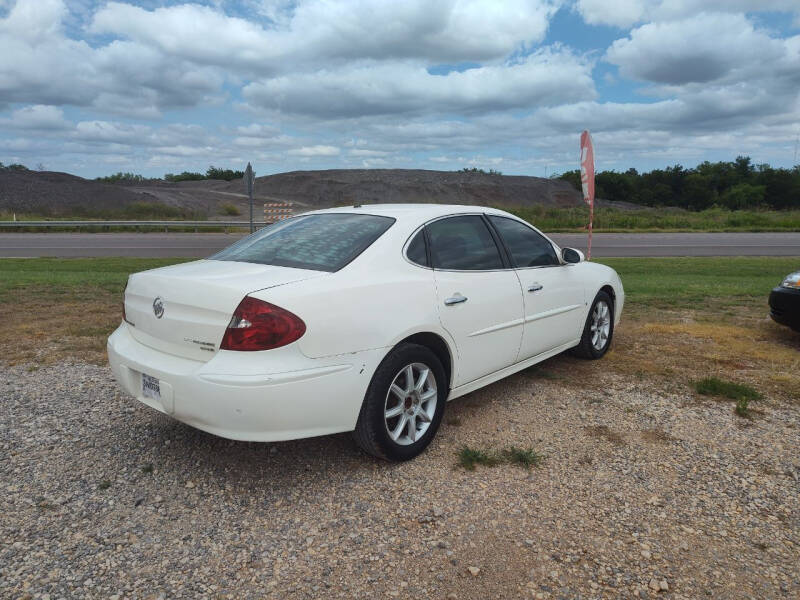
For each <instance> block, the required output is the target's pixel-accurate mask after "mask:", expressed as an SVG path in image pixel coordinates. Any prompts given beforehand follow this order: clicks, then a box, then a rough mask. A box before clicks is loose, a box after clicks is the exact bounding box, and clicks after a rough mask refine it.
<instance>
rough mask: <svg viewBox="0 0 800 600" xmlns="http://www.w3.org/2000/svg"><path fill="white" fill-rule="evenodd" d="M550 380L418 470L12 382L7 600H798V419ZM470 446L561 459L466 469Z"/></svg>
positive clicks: (483, 395)
mask: <svg viewBox="0 0 800 600" xmlns="http://www.w3.org/2000/svg"><path fill="white" fill-rule="evenodd" d="M546 367H547V368H548V369H550V370H551V373H553V374H552V375H551V376H550V377H545V374H546V373H547V371H543V370H541V369H535V370H529V371H525V372H522V373H520V374H517V375H515V376H513V377H510V378H507V379H505V380H503V381H501V382H498V383H496V384H493V385H491V386H488V387H486V388H484V389H482V390H479V391H477V392H474V393H472V394H469V395H468V396H466V397H464V398H461V399H458V400H456V401H454V402H452V403H450V404H449V405H448V406H447V411H446V413H445V419H444V421H443V423H442V429H441V430H440V432H439V435H438V436H437V437H436V439H435V440H434V441H433V443H432V445H431V446H430V448H429V450H428V451H427V452H425V453H424V454H423V455H421V456H420V457H418V459H416V460H414V461H412V462H409V463H404V464H389V463H386V462H381V461H377V460H373V459H371V458H368V457H366V456H364V455H363V454H362V453H360V452H359V451H357V450H356V447H355V445H354V444H353V442H352V440H351V439H350V436H349V435H346V434H344V435H337V436H326V437H321V438H314V439H309V440H302V441H296V442H286V443H281V444H257V443H245V442H232V441H228V440H224V439H221V438H217V437H214V436H212V435H209V434H205V433H202V432H200V431H197V430H195V429H191V428H189V427H187V426H184V425H182V424H180V423H178V422H176V421H173V420H171V419H169V418H167V417H165V416H163V415H161V414H160V413H157V412H155V411H153V410H151V409H148V408H146V407H145V406H143V405H141V404H139V403H137V402H136V401H135V400H133V399H131V398H128V397H127V396H124V395H122V394H120V393H119V392H118V391H117V387H116V385H115V383H114V382H113V379H112V374H111V371H110V369H108V368H107V367H99V366H93V365H87V364H80V363H59V364H54V365H51V366H47V367H43V368H40V369H38V370H36V369H33V368H26V367H25V366H16V367H7V368H6V367H3V368H2V369H0V401H2V411H0V485H2V490H3V495H2V515H3V518H2V519H0V537H1V538H2V540H3V544H2V545H0V597H3V598H45V597H50V598H86V599H93V598H98V599H100V598H104V599H106V598H215V599H216V598H275V599H281V600H283V599H288V600H294V599H298V600H299V599H304V600H305V599H308V598H347V599H350V598H364V599H367V598H369V599H373V598H442V599H444V598H447V599H459V600H466V599H473V598H474V599H485V598H497V599H503V598H508V599H511V598H514V599H516V598H623V597H624V598H632V597H639V598H655V597H663V598H684V599H688V598H706V597H714V598H797V597H798V596H799V595H800V577H799V576H798V571H797V565H798V564H800V494H798V491H799V490H800V461H799V460H798V458H797V448H798V445H799V444H800V407H798V405H796V404H794V405H788V406H785V405H781V404H779V403H777V402H771V401H764V402H763V403H761V404H760V405H759V406H760V409H761V410H762V411H763V412H761V413H760V414H759V415H758V416H757V418H753V419H751V420H748V419H742V418H740V417H737V416H736V415H735V414H733V411H732V409H731V406H730V404H729V403H725V402H715V401H698V400H697V399H694V398H692V397H691V395H690V394H688V393H686V392H672V391H667V390H663V389H658V388H657V387H654V386H653V385H652V383H651V382H648V381H647V380H643V379H642V378H641V377H638V376H619V375H612V374H608V373H606V372H605V371H604V368H603V361H599V362H596V363H585V362H581V361H577V360H576V359H573V358H570V357H568V356H559V357H556V358H554V359H551V360H549V361H547V363H546ZM576 371H578V372H583V375H584V376H586V378H587V380H588V381H591V384H592V385H582V384H580V383H571V380H572V375H573V374H574V373H575V372H576ZM554 375H557V376H558V378H557V379H553V376H554ZM464 445H469V446H471V447H473V448H479V449H486V450H490V449H502V448H504V447H508V446H510V445H515V446H518V447H523V448H524V447H532V448H534V449H535V450H536V451H537V452H539V453H541V454H543V455H544V460H543V462H542V464H541V466H539V467H537V468H531V469H530V470H526V469H523V468H520V467H517V466H512V465H500V466H496V467H493V468H489V467H480V466H479V467H478V468H477V469H476V470H475V471H465V470H463V469H461V468H458V467H457V466H456V463H457V459H456V453H457V451H458V450H459V448H461V447H462V446H464Z"/></svg>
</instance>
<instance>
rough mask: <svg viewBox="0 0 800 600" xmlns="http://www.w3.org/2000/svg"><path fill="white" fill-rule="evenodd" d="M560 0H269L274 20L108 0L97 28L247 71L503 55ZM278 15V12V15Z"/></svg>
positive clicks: (532, 38) (540, 29) (538, 36)
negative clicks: (290, 3) (290, 4)
mask: <svg viewBox="0 0 800 600" xmlns="http://www.w3.org/2000/svg"><path fill="white" fill-rule="evenodd" d="M559 5H560V1H557V0H507V1H504V2H502V3H499V2H496V1H494V0H446V1H442V2H434V3H431V2H429V1H427V0H406V1H404V2H386V1H385V0H357V1H354V2H331V1H328V0H307V1H305V2H298V3H297V5H296V6H294V9H293V11H292V12H291V14H290V15H288V14H287V11H286V6H285V5H284V3H280V4H279V8H278V9H277V10H276V9H275V7H274V6H273V5H272V4H271V3H270V4H269V5H267V6H266V8H265V11H266V13H267V14H269V15H272V18H274V22H273V24H272V26H271V27H270V26H262V25H259V24H257V23H253V22H251V21H249V20H246V19H242V18H238V17H232V16H228V15H226V14H225V13H223V12H222V11H220V10H217V9H214V8H211V7H206V6H199V5H195V4H184V5H178V6H168V7H162V8H157V9H155V10H152V11H149V10H145V9H143V8H139V7H136V6H131V5H128V4H123V3H120V2H111V3H109V4H108V5H106V6H105V7H103V8H101V9H100V10H99V11H97V13H96V14H95V16H94V20H93V21H92V24H91V28H90V29H91V31H92V32H94V33H100V34H110V35H114V36H118V37H125V38H128V39H130V40H134V41H136V42H139V43H141V44H144V45H147V46H148V47H152V48H158V49H159V51H161V52H162V53H164V54H167V55H169V56H173V57H177V58H180V59H182V60H187V61H191V62H194V63H201V64H205V65H216V66H219V67H225V68H229V69H233V70H237V71H241V70H244V71H245V72H248V73H261V74H272V73H275V72H280V71H293V70H294V69H296V68H297V67H298V66H301V65H304V64H306V65H307V64H314V65H317V66H319V65H320V64H322V63H337V62H338V63H341V62H343V61H348V60H353V59H356V58H357V59H375V60H384V59H391V58H398V59H407V58H415V59H420V60H423V61H427V62H429V63H436V62H446V61H453V62H461V61H483V60H499V59H502V58H504V57H506V56H507V55H509V54H510V53H511V52H513V51H514V50H517V49H520V48H522V47H523V46H524V45H525V44H531V43H536V42H539V41H541V40H542V39H543V38H544V36H545V34H546V33H547V27H548V23H549V20H550V17H551V16H552V15H553V14H554V13H555V11H556V10H557V9H558V7H559ZM278 15H280V16H278Z"/></svg>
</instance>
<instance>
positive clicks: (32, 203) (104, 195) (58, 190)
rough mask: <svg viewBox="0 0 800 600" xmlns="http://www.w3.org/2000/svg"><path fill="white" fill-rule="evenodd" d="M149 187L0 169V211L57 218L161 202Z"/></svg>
mask: <svg viewBox="0 0 800 600" xmlns="http://www.w3.org/2000/svg"><path fill="white" fill-rule="evenodd" d="M157 201H158V200H157V198H156V197H155V196H152V195H150V194H148V193H147V192H146V191H145V190H137V189H127V188H124V187H121V186H118V185H112V184H107V183H101V182H99V181H92V180H89V179H83V178H82V177H77V176H75V175H70V174H68V173H57V172H54V171H14V170H0V211H5V212H14V213H23V214H35V215H43V216H53V217H70V216H75V215H77V214H90V213H93V212H97V213H103V212H116V211H118V210H120V209H124V208H125V207H128V206H130V205H132V204H135V203H139V202H157Z"/></svg>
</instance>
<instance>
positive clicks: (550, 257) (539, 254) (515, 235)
mask: <svg viewBox="0 0 800 600" xmlns="http://www.w3.org/2000/svg"><path fill="white" fill-rule="evenodd" d="M489 220H490V221H491V222H492V225H494V226H495V229H497V232H498V233H499V234H500V237H501V238H503V242H504V243H505V245H506V248H508V252H509V253H510V254H511V260H512V261H513V262H514V266H515V267H517V268H519V269H523V268H525V267H545V266H548V265H557V264H560V263H559V262H558V258H557V257H556V251H555V250H553V244H551V243H550V242H548V241H547V239H546V238H545V237H544V236H542V235H540V234H539V233H537V232H536V231H534V230H533V229H531V228H530V227H528V226H527V225H525V224H524V223H520V222H519V221H515V220H514V219H508V218H506V217H498V216H493V215H490V216H489Z"/></svg>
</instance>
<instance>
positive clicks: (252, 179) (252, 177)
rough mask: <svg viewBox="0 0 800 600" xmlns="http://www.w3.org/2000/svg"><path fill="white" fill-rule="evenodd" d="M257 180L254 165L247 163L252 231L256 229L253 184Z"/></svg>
mask: <svg viewBox="0 0 800 600" xmlns="http://www.w3.org/2000/svg"><path fill="white" fill-rule="evenodd" d="M255 180H256V174H255V173H254V172H253V167H252V166H250V163H247V168H246V169H245V170H244V184H245V185H246V186H247V197H248V198H250V233H253V232H254V231H255V230H256V228H255V225H254V223H253V184H254V183H255Z"/></svg>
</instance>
